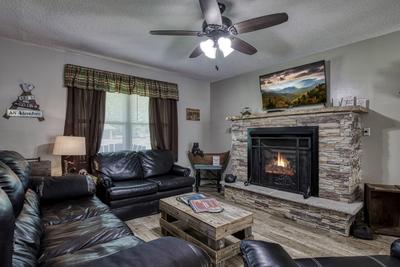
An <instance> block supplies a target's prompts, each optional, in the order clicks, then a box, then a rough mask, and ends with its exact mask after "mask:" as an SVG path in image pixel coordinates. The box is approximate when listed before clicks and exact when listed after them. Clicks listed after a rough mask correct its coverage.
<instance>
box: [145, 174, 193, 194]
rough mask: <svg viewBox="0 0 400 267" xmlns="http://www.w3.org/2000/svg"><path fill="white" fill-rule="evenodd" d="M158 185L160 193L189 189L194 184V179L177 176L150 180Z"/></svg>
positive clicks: (164, 176) (165, 176) (158, 177)
mask: <svg viewBox="0 0 400 267" xmlns="http://www.w3.org/2000/svg"><path fill="white" fill-rule="evenodd" d="M148 180H149V181H152V182H154V183H156V184H157V186H158V191H167V190H173V189H176V188H181V187H188V186H192V185H193V184H194V181H195V180H194V178H192V177H185V176H175V175H163V176H157V177H151V178H149V179H148Z"/></svg>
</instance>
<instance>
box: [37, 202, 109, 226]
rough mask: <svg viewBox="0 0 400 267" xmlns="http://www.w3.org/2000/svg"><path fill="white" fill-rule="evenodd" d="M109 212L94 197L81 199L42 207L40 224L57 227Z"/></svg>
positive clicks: (106, 207)
mask: <svg viewBox="0 0 400 267" xmlns="http://www.w3.org/2000/svg"><path fill="white" fill-rule="evenodd" d="M107 212H110V209H109V208H108V206H107V205H105V204H104V203H103V202H101V201H100V199H98V198H97V197H95V196H88V197H81V198H77V199H70V200H65V201H62V202H57V203H52V204H49V205H48V204H43V205H42V224H43V225H45V226H48V225H57V224H61V223H67V222H75V221H82V220H84V219H87V218H90V217H94V216H98V215H101V214H105V213H107Z"/></svg>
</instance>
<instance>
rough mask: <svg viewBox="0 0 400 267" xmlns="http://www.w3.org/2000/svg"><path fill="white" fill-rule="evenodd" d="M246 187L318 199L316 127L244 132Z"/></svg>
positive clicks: (264, 129) (276, 128)
mask: <svg viewBox="0 0 400 267" xmlns="http://www.w3.org/2000/svg"><path fill="white" fill-rule="evenodd" d="M247 136H248V141H247V158H248V166H247V172H248V175H247V177H248V183H250V184H255V185H260V186H265V187H269V188H275V189H279V190H283V191H288V192H293V193H297V194H301V195H303V197H304V198H308V197H310V196H316V197H317V196H318V127H315V126H305V127H275V128H272V127H271V128H250V129H248V130H247Z"/></svg>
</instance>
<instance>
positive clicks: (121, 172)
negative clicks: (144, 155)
mask: <svg viewBox="0 0 400 267" xmlns="http://www.w3.org/2000/svg"><path fill="white" fill-rule="evenodd" d="M93 169H94V171H95V172H100V173H102V174H104V175H106V176H108V177H110V178H112V180H113V181H123V180H132V179H141V178H143V171H142V167H141V164H140V159H139V157H138V154H137V153H136V152H134V151H119V152H112V153H98V154H97V155H96V156H94V159H93Z"/></svg>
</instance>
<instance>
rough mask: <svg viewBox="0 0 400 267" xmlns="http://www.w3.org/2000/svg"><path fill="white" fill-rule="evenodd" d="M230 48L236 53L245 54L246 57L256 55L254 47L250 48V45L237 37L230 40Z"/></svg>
mask: <svg viewBox="0 0 400 267" xmlns="http://www.w3.org/2000/svg"><path fill="white" fill-rule="evenodd" d="M231 47H232V48H233V49H235V50H236V51H239V52H241V53H243V54H247V55H253V54H255V53H257V49H256V48H255V47H254V46H252V45H251V44H249V43H247V42H245V41H243V40H242V39H239V38H237V37H233V38H232V44H231Z"/></svg>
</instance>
